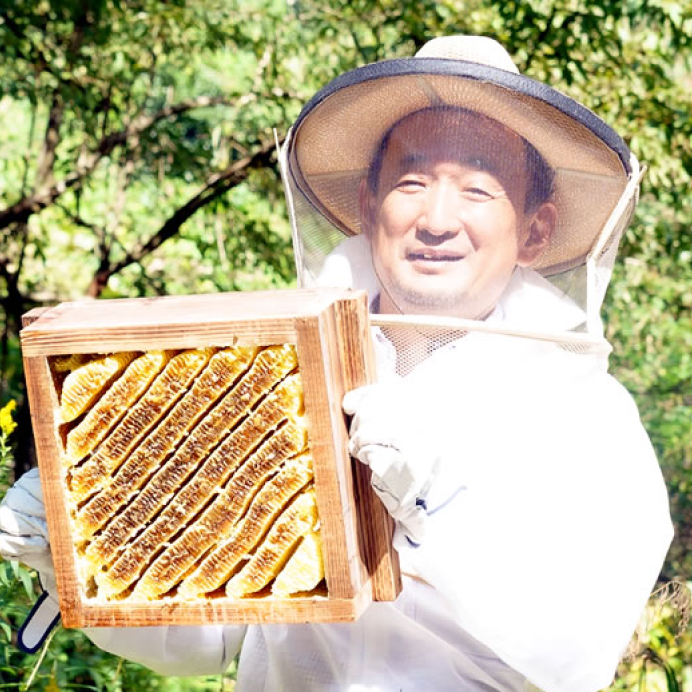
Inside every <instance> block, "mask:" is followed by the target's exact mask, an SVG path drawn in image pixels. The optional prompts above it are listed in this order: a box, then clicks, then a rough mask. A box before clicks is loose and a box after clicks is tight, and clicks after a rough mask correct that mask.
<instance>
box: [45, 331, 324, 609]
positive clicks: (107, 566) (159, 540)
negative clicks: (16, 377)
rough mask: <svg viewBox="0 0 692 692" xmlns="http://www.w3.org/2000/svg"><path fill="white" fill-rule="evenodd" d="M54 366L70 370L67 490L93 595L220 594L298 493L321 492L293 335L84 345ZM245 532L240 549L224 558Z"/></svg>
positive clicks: (137, 598)
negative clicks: (161, 345)
mask: <svg viewBox="0 0 692 692" xmlns="http://www.w3.org/2000/svg"><path fill="white" fill-rule="evenodd" d="M50 366H51V370H52V373H53V377H54V379H55V380H56V381H62V388H61V390H60V391H59V397H60V400H59V403H60V410H61V420H62V421H63V426H66V427H67V431H66V434H65V435H64V436H63V441H64V445H63V446H64V449H63V462H62V465H61V468H62V471H63V479H64V488H63V490H64V493H65V497H66V499H67V506H68V507H69V508H70V522H71V535H72V536H73V540H74V546H73V547H74V550H75V555H76V560H77V573H78V575H79V578H80V579H81V581H82V583H83V587H84V590H85V591H86V592H87V593H88V597H89V599H91V600H93V601H95V602H98V603H109V602H113V603H116V602H117V603H121V602H123V601H126V602H133V603H137V602H142V601H145V602H151V601H156V600H166V601H179V602H182V603H185V602H190V601H192V600H195V599H206V598H209V597H210V596H211V594H212V593H214V592H219V591H223V589H225V588H227V583H228V582H229V580H232V579H234V578H237V576H234V571H235V570H234V568H235V567H236V566H237V565H238V563H239V562H243V564H245V563H244V561H248V560H249V562H247V565H254V564H256V563H253V562H252V555H253V551H254V550H255V549H257V550H259V546H260V544H261V543H262V541H263V540H266V536H268V535H273V534H271V532H272V529H273V523H274V522H276V521H279V520H280V517H282V516H283V517H284V519H283V523H285V522H286V519H285V515H286V512H287V511H288V510H287V508H290V507H291V506H293V505H292V503H295V502H296V495H297V494H298V495H297V496H298V497H311V498H313V505H314V494H315V493H314V479H313V475H312V464H311V459H310V448H309V440H308V431H307V422H306V420H305V418H304V415H305V412H304V401H303V396H304V395H303V389H302V382H301V377H300V371H299V367H298V358H297V352H296V348H295V346H294V345H293V344H279V345H270V346H266V347H249V346H248V347H227V348H201V349H187V350H180V351H170V350H169V351H166V350H152V351H143V352H123V353H110V354H107V355H105V356H102V355H99V354H93V355H88V354H87V355H83V354H78V355H75V356H61V357H55V358H52V359H50ZM65 373H67V374H66V375H65ZM61 378H63V379H62V380H61ZM306 493H307V494H306ZM306 502H307V501H306V500H302V503H303V504H305V503H306ZM311 507H312V508H311V509H308V510H306V511H307V512H308V514H310V513H312V514H310V517H312V516H313V514H314V517H313V519H314V521H313V519H310V521H308V523H305V522H306V521H307V520H305V519H304V518H303V520H302V521H303V524H305V526H306V527H308V528H310V527H312V525H313V524H314V523H315V521H316V511H317V510H316V505H315V506H314V507H313V506H312V505H311ZM303 513H304V514H305V512H303ZM294 514H295V511H294ZM291 516H293V515H291ZM296 516H298V515H296ZM299 519H300V517H298V519H296V521H295V522H294V523H296V525H297V526H303V524H301V523H300V521H299ZM311 522H312V523H311ZM308 525H309V526H308ZM305 531H307V528H306V529H305ZM305 531H303V533H305ZM275 533H276V532H275ZM284 534H286V529H284V531H283V533H282V535H284ZM234 537H235V538H234ZM301 537H302V534H301V536H298V537H297V538H295V539H294V542H295V541H298V540H299V539H300V538H301ZM233 540H238V543H237V546H236V549H235V551H233V550H231V551H230V553H232V554H233V556H232V560H231V559H230V558H228V556H227V558H226V560H225V561H219V560H218V559H216V558H215V557H214V555H215V553H217V552H218V550H217V547H218V546H219V545H220V544H222V545H224V546H225V547H226V550H227V551H228V546H229V544H230V545H233ZM229 541H230V542H229ZM284 542H285V538H284ZM267 550H268V548H267V547H266V546H265V548H264V552H267ZM222 557H223V555H222ZM241 558H242V559H241ZM281 560H283V561H286V560H288V555H281V556H279V558H278V560H275V561H274V562H273V563H271V564H269V563H267V565H268V566H267V568H266V569H264V570H263V571H259V572H257V574H255V572H254V571H253V573H252V575H253V576H252V580H251V583H250V582H248V584H249V585H248V586H247V589H245V590H246V591H247V593H248V594H250V593H253V592H254V590H256V589H255V588H254V586H255V585H256V584H259V582H260V581H262V582H263V586H264V585H266V584H267V583H269V582H270V581H271V578H270V575H271V574H273V573H274V572H276V573H277V574H278V572H279V570H278V569H277V566H276V565H277V564H278V563H279V562H280V561H281ZM312 561H313V563H314V564H312V565H309V566H308V568H307V569H303V570H299V571H302V572H305V571H310V572H311V573H312V574H314V575H320V576H319V579H318V580H317V582H315V583H314V584H313V587H312V588H316V587H317V586H318V583H319V582H322V581H323V579H324V570H323V561H322V557H321V555H319V556H317V557H315V556H313V558H312ZM265 562H266V559H265V560H263V561H262V562H261V564H262V565H264V563H265ZM257 564H259V563H257ZM247 565H246V567H247ZM243 569H245V568H243ZM253 569H256V568H254V567H253ZM238 574H239V575H244V574H245V573H244V572H243V571H242V569H240V571H239V572H238ZM242 579H243V580H245V577H244V576H243V577H242ZM243 583H245V581H243ZM285 591H286V590H285V589H282V593H284V592H285ZM244 593H245V592H244V591H243V590H242V589H241V590H238V594H237V596H231V598H242V597H243V595H244Z"/></svg>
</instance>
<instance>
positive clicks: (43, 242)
mask: <svg viewBox="0 0 692 692" xmlns="http://www.w3.org/2000/svg"><path fill="white" fill-rule="evenodd" d="M454 33H477V34H485V35H489V36H493V37H495V38H497V39H498V40H500V41H501V42H502V43H503V44H504V45H505V46H506V47H507V49H508V50H509V51H510V53H511V54H512V55H513V56H514V57H515V59H516V62H517V64H518V67H519V69H520V70H521V71H522V72H524V73H525V74H527V75H529V76H532V77H535V78H537V79H539V80H541V81H546V82H548V83H549V84H551V85H552V86H554V87H556V88H558V89H560V90H561V91H564V92H565V93H567V94H568V95H570V96H572V97H574V98H576V99H577V100H579V101H581V102H582V103H584V104H585V105H586V106H588V107H590V108H592V109H594V110H595V111H597V112H598V113H599V114H600V115H601V116H602V117H603V118H604V119H605V120H606V121H607V122H608V123H609V124H611V125H612V126H614V127H615V128H616V129H617V130H618V132H620V134H621V135H622V136H623V137H624V138H625V140H626V141H627V142H628V144H629V145H630V147H631V148H632V149H633V151H634V152H635V154H636V155H637V156H638V158H639V159H640V160H641V161H643V162H644V163H646V164H647V165H648V167H649V170H648V175H647V177H646V178H645V180H644V182H643V186H642V195H641V202H640V205H639V207H638V211H637V215H636V218H635V220H634V222H633V224H632V225H631V227H630V229H629V230H628V231H627V234H626V236H625V238H624V240H623V243H622V248H621V257H622V258H623V259H621V260H620V261H619V262H618V265H617V267H616V270H615V274H614V278H613V281H612V284H611V287H610V290H609V293H608V296H607V300H606V307H605V313H606V315H605V316H606V320H607V336H608V338H609V339H610V340H611V342H612V343H613V345H614V354H613V356H612V359H611V369H612V371H613V372H614V374H615V375H616V376H617V377H618V378H619V379H620V380H621V381H622V382H623V383H624V384H625V386H626V387H627V388H628V389H629V390H630V391H631V392H632V394H633V395H634V396H635V398H636V400H637V403H638V404H639V407H640V410H641V413H642V417H643V420H644V423H645V425H646V427H647V429H648V431H649V433H650V435H651V438H652V440H653V443H654V445H655V447H656V449H657V452H658V455H659V459H660V461H661V465H662V468H663V471H664V474H665V477H666V481H667V484H668V489H669V492H670V497H671V504H672V510H673V516H674V520H675V523H676V539H675V543H674V545H673V548H672V549H671V552H670V554H669V557H668V560H667V561H666V564H665V566H664V569H663V572H662V574H661V582H660V583H661V588H662V589H663V590H662V591H661V592H660V593H659V595H658V597H657V598H656V599H653V600H652V603H651V606H650V610H649V612H648V620H647V621H646V622H644V624H643V626H642V632H641V636H640V638H639V644H638V646H637V647H633V650H632V652H631V656H630V658H629V660H628V662H626V663H623V666H622V669H621V673H620V675H619V677H618V679H617V680H616V682H615V683H614V687H613V689H617V690H642V691H643V690H651V691H654V690H659V689H660V690H663V689H668V690H671V689H680V690H683V689H684V690H688V691H689V690H692V641H691V640H690V632H689V628H688V627H687V623H686V619H685V609H684V607H681V600H680V599H681V598H682V597H683V596H684V593H685V589H684V585H685V584H686V583H687V582H689V580H691V579H692V555H690V553H689V551H688V547H689V545H690V542H691V541H692V499H691V495H690V482H691V481H692V476H691V475H690V466H691V464H692V458H691V450H692V426H690V412H691V407H692V391H691V390H692V388H691V385H690V378H691V376H692V348H691V347H692V310H691V309H690V308H692V261H691V260H692V234H691V233H690V229H691V228H692V194H691V192H690V191H691V189H692V186H691V181H692V117H690V114H691V113H692V108H691V106H692V1H691V0H682V1H680V2H675V1H673V0H594V1H590V0H442V1H440V2H433V1H431V0H379V1H378V2H375V1H374V0H324V1H322V2H317V1H315V0H189V1H187V2H184V1H183V0H167V1H165V2H164V1H163V0H128V1H127V2H123V1H122V0H0V45H1V46H2V52H1V55H0V130H1V132H2V136H1V137H0V327H1V330H2V331H1V335H0V405H4V404H7V403H8V402H10V401H14V402H16V403H17V408H16V410H15V411H13V412H12V413H11V414H10V412H9V410H7V412H6V416H5V420H6V421H7V420H9V418H8V416H10V415H11V416H12V421H13V424H12V426H8V428H9V427H13V426H14V425H15V424H16V426H17V427H16V429H13V430H12V431H8V430H5V431H4V433H3V436H4V437H3V440H4V441H3V443H2V444H3V448H2V450H0V454H1V455H2V458H3V462H2V473H3V474H4V475H3V478H2V481H0V483H1V485H0V493H2V492H3V491H4V489H5V488H6V487H7V483H9V482H11V480H12V479H13V477H14V474H15V473H16V474H19V473H21V472H22V471H23V470H25V469H27V468H28V467H30V466H31V465H33V464H34V463H35V460H34V453H33V444H32V438H31V429H30V422H29V414H28V406H27V402H26V398H25V392H24V382H23V378H22V366H21V356H20V348H19V339H18V331H19V328H20V323H21V316H22V314H23V313H25V312H26V311H27V310H29V309H31V308H32V307H35V306H41V305H51V304H55V303H56V302H60V301H65V300H79V299H82V298H84V297H87V296H88V297H92V298H99V299H104V298H112V297H130V296H149V295H161V294H172V293H204V292H214V291H231V290H255V289H267V288H274V287H286V286H288V287H290V286H292V285H294V283H293V281H294V279H293V274H294V268H293V262H292V255H291V249H290V229H289V226H288V222H287V215H286V210H285V207H284V201H283V193H282V188H281V184H280V179H279V175H278V170H277V161H276V152H275V147H274V136H273V132H272V130H273V128H276V130H277V132H278V135H279V137H280V138H281V137H283V136H284V135H285V133H286V131H287V129H288V127H289V125H290V123H291V122H292V121H293V120H294V118H295V117H296V116H297V114H298V112H299V110H300V108H301V106H302V104H304V103H305V102H306V101H307V100H308V99H309V98H310V97H311V96H312V95H313V94H314V92H315V91H316V90H317V89H319V88H320V87H321V86H323V85H324V84H325V83H326V82H327V81H329V80H330V79H331V78H333V77H334V76H336V75H337V74H339V73H341V72H343V71H344V70H347V69H350V68H353V67H355V66H358V65H361V64H364V63H366V62H371V61H374V60H378V59H382V58H390V57H397V56H408V55H411V54H413V53H414V52H415V50H416V49H417V48H418V47H420V46H421V45H422V44H423V43H424V42H425V41H427V40H428V39H430V38H432V37H433V36H436V35H443V34H454ZM3 450H4V451H3ZM13 458H16V462H14V461H13ZM626 482H627V479H626V478H623V492H626ZM622 577H623V579H626V578H627V575H622ZM675 584H680V585H682V586H681V587H680V588H678V589H677V590H676V589H675V588H673V587H671V585H675ZM35 588H36V586H35V583H34V581H32V576H31V574H30V573H29V572H27V571H25V570H23V569H22V568H19V567H18V566H16V565H12V564H10V563H2V564H0V604H1V605H2V610H1V615H0V688H8V689H25V688H26V687H27V685H28V684H29V686H30V687H31V688H32V689H49V690H56V689H93V690H95V689H98V690H117V689H152V690H159V689H160V690H171V691H172V690H212V689H214V690H230V689H232V686H233V677H234V676H233V671H232V670H231V671H229V673H228V674H227V675H226V676H224V677H223V678H210V679H202V678H191V679H177V680H176V679H164V678H160V677H158V676H155V675H153V674H151V673H149V672H148V671H146V670H144V669H142V668H140V667H138V666H136V665H134V664H131V663H128V662H123V661H121V660H118V659H115V658H114V657H111V656H109V655H107V654H105V653H103V652H100V651H98V650H96V649H94V647H93V646H91V645H90V644H89V643H88V642H87V641H86V639H85V638H84V637H82V636H81V635H79V633H74V632H68V631H64V630H63V631H59V632H58V634H56V636H55V637H54V639H53V641H52V642H51V645H50V647H48V649H47V651H45V652H43V657H41V655H37V656H34V657H27V656H24V655H23V654H21V653H19V652H18V651H17V650H16V648H14V647H13V645H12V641H13V637H14V634H13V633H12V632H13V629H16V625H17V623H18V622H19V621H20V620H21V617H22V615H23V614H24V613H26V612H27V610H28V604H29V603H30V602H31V601H32V600H33V598H34V595H33V591H34V589H35ZM671 594H672V595H673V596H674V598H673V599H672V601H671V600H670V598H669V597H670V596H671ZM597 628H598V623H594V629H595V630H596V629H597ZM676 633H677V636H676ZM676 685H677V687H675V686H676Z"/></svg>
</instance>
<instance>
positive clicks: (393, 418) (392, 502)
mask: <svg viewBox="0 0 692 692" xmlns="http://www.w3.org/2000/svg"><path fill="white" fill-rule="evenodd" d="M431 403H432V402H430V401H426V395H425V394H424V393H423V392H419V391H417V390H415V389H413V388H412V387H410V386H406V385H403V384H399V383H396V384H374V385H367V386H365V387H360V388H358V389H354V390H353V391H351V392H348V394H346V396H345V397H344V400H343V409H344V412H345V413H347V414H348V415H352V416H353V419H352V421H351V427H350V441H349V452H350V453H351V456H353V457H355V458H356V459H358V460H359V461H361V462H363V463H364V464H366V465H367V466H369V467H370V469H371V470H372V481H371V482H372V487H373V489H374V491H375V492H376V493H377V495H378V497H379V498H380V499H381V500H382V503H383V504H384V506H385V507H386V508H387V511H388V512H389V513H390V515H391V516H392V517H393V518H394V519H395V520H396V522H397V532H402V533H403V534H404V536H405V537H406V538H408V539H409V540H410V541H412V542H413V543H416V544H419V543H421V542H422V540H423V538H424V536H425V524H426V520H427V515H428V512H427V506H426V498H427V497H428V494H429V492H430V490H431V488H432V485H433V483H434V480H435V477H436V476H437V474H438V472H439V459H438V458H437V456H436V454H435V451H434V449H433V448H432V446H431V442H432V440H431V439H430V436H431V432H430V428H429V426H428V425H426V418H427V416H426V411H429V410H430V408H431V406H430V404H431ZM395 539H396V536H395ZM395 542H396V540H395Z"/></svg>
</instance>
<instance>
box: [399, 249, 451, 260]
mask: <svg viewBox="0 0 692 692" xmlns="http://www.w3.org/2000/svg"><path fill="white" fill-rule="evenodd" d="M406 259H407V260H408V261H409V262H459V261H460V260H462V259H464V256H463V255H460V254H458V253H454V252H451V253H450V252H441V251H439V250H415V251H411V252H409V253H408V254H407V255H406Z"/></svg>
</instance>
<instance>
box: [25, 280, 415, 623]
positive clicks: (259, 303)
mask: <svg viewBox="0 0 692 692" xmlns="http://www.w3.org/2000/svg"><path fill="white" fill-rule="evenodd" d="M21 342H22V352H23V358H24V367H25V372H26V378H27V388H28V394H29V402H30V407H31V415H32V424H33V427H34V433H35V438H36V446H37V454H38V461H39V469H40V475H41V483H42V486H43V489H44V497H45V503H46V512H47V520H48V528H49V532H50V537H51V546H52V552H53V560H54V563H55V569H56V578H57V584H58V592H59V597H60V609H61V614H62V619H63V624H64V625H65V626H66V627H98V626H139V625H162V624H203V623H212V622H213V623H220V622H224V623H258V622H289V623H297V622H327V621H351V620H354V619H356V618H357V617H358V616H359V614H360V613H361V612H362V611H363V610H364V608H366V607H367V605H368V604H369V603H370V602H371V601H372V600H393V599H394V598H396V596H397V594H398V593H399V591H400V588H401V583H400V576H399V571H398V559H397V555H396V552H395V551H394V550H393V549H392V547H391V530H392V526H391V521H390V519H389V517H388V515H387V513H386V511H385V509H384V508H383V506H382V505H381V503H380V502H379V500H378V499H377V498H376V496H374V495H373V493H372V490H371V488H370V484H369V472H368V470H367V469H366V468H364V467H363V466H362V465H361V464H359V463H354V462H352V460H351V459H350V457H349V455H348V431H347V426H346V421H345V419H344V416H343V414H342V411H341V400H342V398H343V395H344V393H345V392H346V391H348V390H350V389H352V388H354V387H357V386H360V385H363V384H366V383H368V382H370V381H372V378H373V377H374V366H373V356H372V344H371V341H370V334H369V319H368V312H367V304H366V296H365V294H364V293H363V292H353V291H340V290H332V289H326V290H325V289H320V290H308V289H298V290H289V291H272V292H258V293H227V294H212V295H200V296H184V297H171V296H167V297H161V298H138V299H119V300H109V301H83V302H75V303H63V304H61V305H58V306H56V307H54V308H49V309H37V310H34V311H31V312H30V313H27V315H25V320H24V328H23V330H22V332H21ZM276 345H284V346H285V345H292V346H289V347H288V348H294V350H295V353H296V354H297V360H298V368H299V372H300V381H301V382H302V390H303V396H304V407H305V418H306V419H307V434H308V441H309V448H310V452H311V456H312V468H313V474H314V495H315V497H316V503H317V510H318V514H319V529H320V533H321V537H322V555H323V558H324V573H325V579H324V582H323V586H322V589H321V590H313V591H311V592H310V593H308V594H305V593H303V594H299V595H296V596H290V597H277V596H273V595H271V593H269V592H267V591H266V590H265V591H261V592H259V593H258V594H251V595H250V596H246V597H243V598H230V597H228V596H226V595H225V594H221V595H219V594H218V593H215V594H213V595H212V596H207V597H199V596H198V597H195V598H192V599H186V600H180V599H179V598H178V599H177V598H176V592H175V588H174V589H173V590H172V591H171V592H166V593H164V594H163V595H162V596H161V597H160V598H157V599H156V600H152V601H147V600H142V599H141V598H140V599H137V598H135V600H134V601H133V600H132V598H131V597H130V596H128V595H127V593H126V597H123V598H121V600H118V599H117V598H114V599H110V598H106V599H104V598H103V597H101V596H99V594H98V589H96V595H95V594H94V591H95V590H94V588H93V582H92V587H91V590H90V587H89V584H88V583H86V580H85V577H84V576H83V575H82V574H81V573H80V571H79V569H80V568H79V565H80V564H81V563H80V559H81V557H80V556H79V555H78V551H79V550H81V549H82V548H81V546H80V543H79V541H78V539H77V538H75V536H74V535H73V532H74V525H73V523H72V521H71V516H74V513H75V511H76V509H75V508H76V507H78V505H76V504H75V503H74V501H72V502H70V501H69V497H68V496H69V495H70V492H68V490H67V486H68V483H72V480H71V476H70V474H71V473H72V471H70V470H66V469H67V466H66V462H65V454H66V451H65V439H66V433H65V426H66V424H65V422H64V419H63V417H64V411H61V404H60V400H59V396H60V391H59V390H60V386H61V385H60V384H59V382H58V380H56V375H55V365H54V364H55V363H56V362H57V360H56V359H61V360H62V361H65V360H67V359H66V358H65V356H76V357H79V356H78V354H89V355H90V356H91V357H93V356H95V355H96V354H109V353H117V354H121V353H126V352H135V353H137V354H141V353H147V354H148V353H150V352H153V351H163V352H165V353H166V354H168V353H174V354H177V353H179V352H181V351H186V350H189V349H213V350H212V351H211V352H212V353H216V352H217V351H218V349H228V348H230V347H245V346H250V347H259V348H263V347H269V346H276ZM123 415H124V414H123ZM112 425H115V423H112ZM146 434H148V433H146ZM136 444H139V442H137V443H136ZM118 468H119V467H118ZM146 482H148V481H146ZM216 491H217V492H219V491H218V488H217V489H216ZM132 494H133V496H136V494H137V493H136V492H133V493H132ZM71 513H72V514H71ZM149 523H150V522H149ZM140 530H141V529H137V531H138V532H139V531H140ZM167 545H170V544H167ZM103 569H105V568H103ZM108 569H110V568H108Z"/></svg>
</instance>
